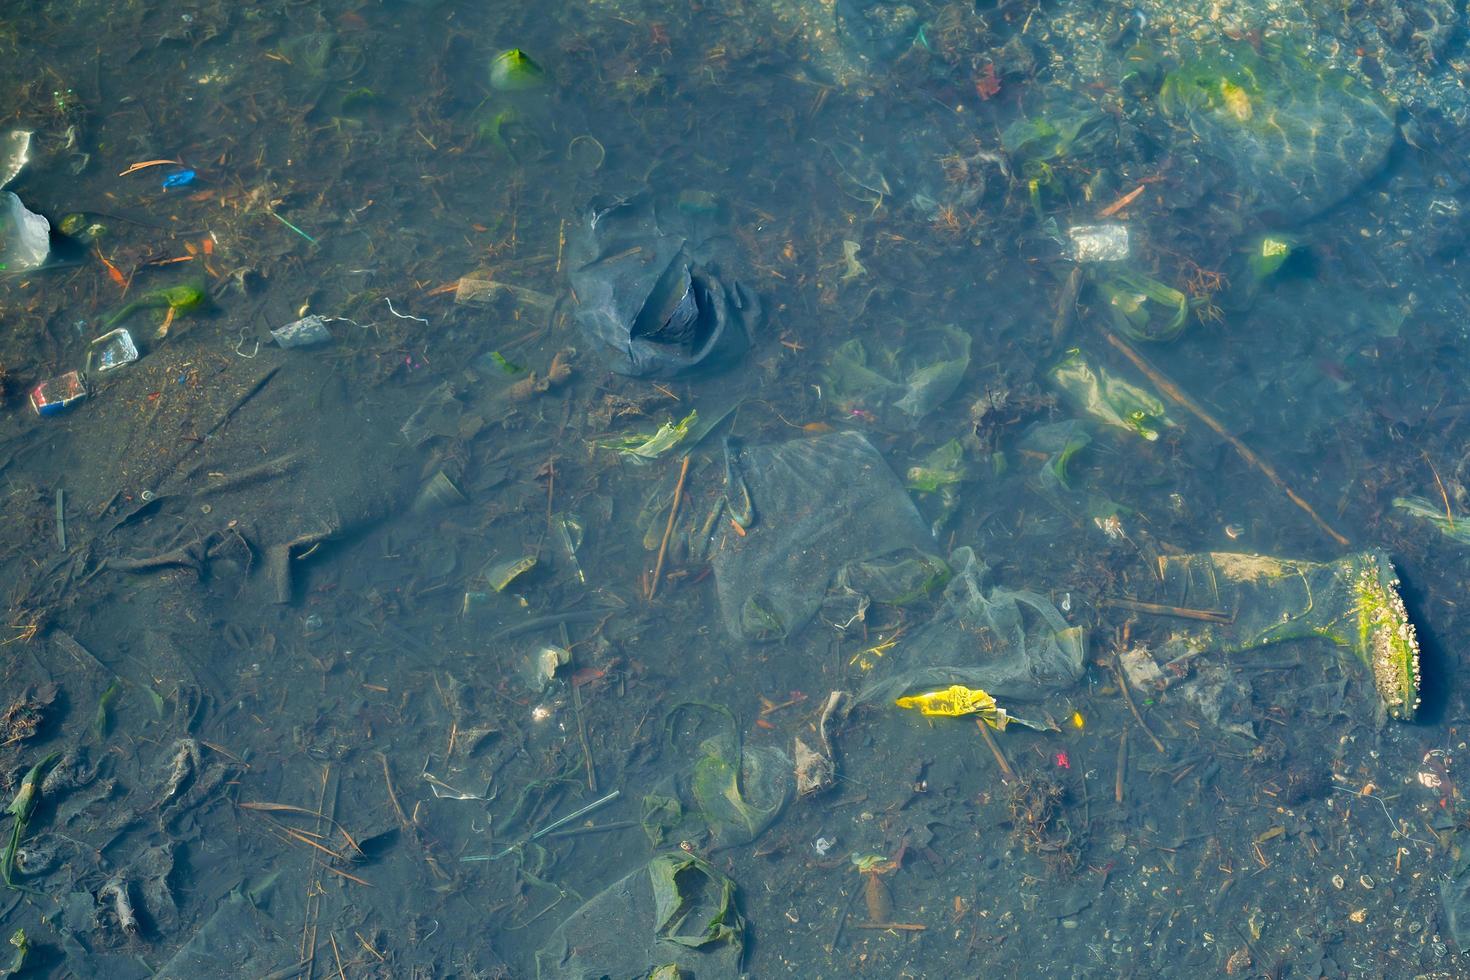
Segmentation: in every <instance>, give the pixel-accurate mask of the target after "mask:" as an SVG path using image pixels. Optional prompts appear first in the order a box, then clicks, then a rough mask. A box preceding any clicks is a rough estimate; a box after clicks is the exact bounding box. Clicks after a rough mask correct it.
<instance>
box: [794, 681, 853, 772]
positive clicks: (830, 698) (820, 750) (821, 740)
mask: <svg viewBox="0 0 1470 980" xmlns="http://www.w3.org/2000/svg"><path fill="white" fill-rule="evenodd" d="M851 704H852V698H851V697H850V696H849V695H848V694H847V693H846V692H845V691H833V692H832V693H831V694H829V695H827V701H826V703H825V704H824V705H823V706H822V714H821V717H820V718H819V719H818V721H817V747H816V749H813V748H812V747H811V746H809V745H807V744H806V742H804V741H802V740H801V738H800V737H799V736H798V737H797V738H796V740H795V744H794V749H793V752H792V756H793V758H794V760H795V763H796V794H797V795H798V796H811V795H812V794H814V793H820V792H822V791H824V790H828V789H831V788H832V787H833V786H834V785H836V783H837V752H836V747H835V746H834V744H833V734H834V733H833V728H834V726H835V724H836V723H837V722H840V721H841V720H842V719H843V718H846V717H847V711H848V708H849V707H850V706H851Z"/></svg>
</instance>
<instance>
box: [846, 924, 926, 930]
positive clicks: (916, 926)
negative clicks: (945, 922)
mask: <svg viewBox="0 0 1470 980" xmlns="http://www.w3.org/2000/svg"><path fill="white" fill-rule="evenodd" d="M857 927H858V928H859V929H885V930H886V929H894V930H896V931H898V932H923V931H924V930H925V929H928V928H929V927H928V926H925V925H920V924H919V923H917V922H859V923H858V924H857Z"/></svg>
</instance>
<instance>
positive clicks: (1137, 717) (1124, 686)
mask: <svg viewBox="0 0 1470 980" xmlns="http://www.w3.org/2000/svg"><path fill="white" fill-rule="evenodd" d="M1113 675H1114V676H1115V677H1116V678H1117V679H1118V690H1119V691H1121V692H1122V693H1123V702H1124V703H1125V704H1127V705H1128V710H1129V711H1131V712H1133V720H1134V721H1136V722H1138V727H1139V728H1142V729H1143V733H1144V734H1145V735H1147V736H1148V740H1149V741H1150V742H1152V743H1154V748H1156V749H1158V750H1159V755H1168V754H1169V753H1168V752H1167V751H1166V750H1165V749H1164V743H1163V742H1160V741H1159V740H1158V737H1157V736H1156V735H1154V733H1153V732H1152V731H1150V730H1149V727H1148V723H1147V722H1145V721H1144V720H1143V715H1141V714H1139V713H1138V705H1136V704H1134V703H1133V695H1132V694H1131V693H1129V691H1128V678H1127V677H1126V676H1124V674H1123V660H1122V658H1121V657H1120V656H1119V655H1118V652H1117V651H1116V650H1115V651H1113Z"/></svg>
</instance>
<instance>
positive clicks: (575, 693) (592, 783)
mask: <svg viewBox="0 0 1470 980" xmlns="http://www.w3.org/2000/svg"><path fill="white" fill-rule="evenodd" d="M572 708H573V709H574V712H575V714H576V717H577V740H578V741H579V742H581V743H582V762H583V764H584V765H585V767H586V769H587V789H588V791H589V792H592V793H596V792H597V765H596V763H595V762H593V760H592V745H591V743H590V742H588V741H587V721H586V719H584V718H583V717H582V688H581V687H579V686H577V685H576V684H573V685H572Z"/></svg>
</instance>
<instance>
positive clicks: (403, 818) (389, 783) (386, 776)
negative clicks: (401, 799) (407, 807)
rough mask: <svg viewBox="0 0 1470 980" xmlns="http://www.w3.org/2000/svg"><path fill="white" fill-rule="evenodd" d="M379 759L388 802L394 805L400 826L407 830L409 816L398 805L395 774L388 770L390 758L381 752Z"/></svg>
mask: <svg viewBox="0 0 1470 980" xmlns="http://www.w3.org/2000/svg"><path fill="white" fill-rule="evenodd" d="M378 759H379V761H381V762H382V763H383V785H384V786H386V787H387V788H388V802H389V803H391V804H393V813H394V814H395V815H396V816H397V817H398V825H399V826H400V827H401V828H403V829H404V830H407V829H408V827H409V823H408V814H406V813H404V812H403V807H401V806H399V805H398V794H397V793H395V792H394V791H393V773H392V771H391V770H390V769H389V768H388V757H387V756H386V755H384V754H383V753H382V752H379V753H378Z"/></svg>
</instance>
